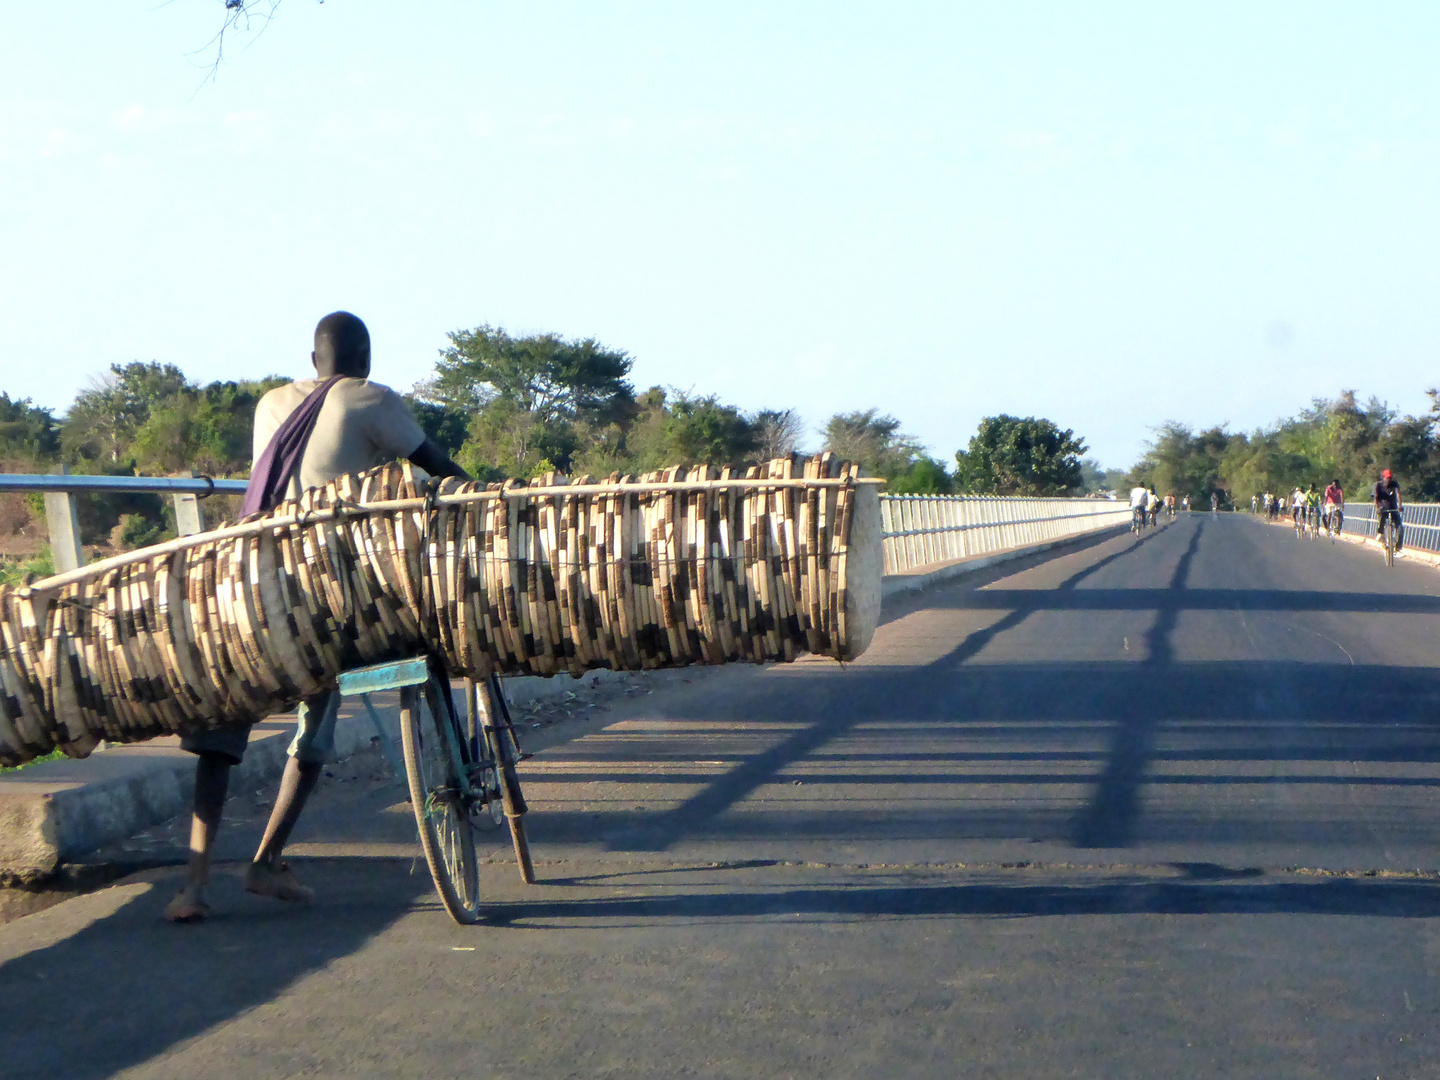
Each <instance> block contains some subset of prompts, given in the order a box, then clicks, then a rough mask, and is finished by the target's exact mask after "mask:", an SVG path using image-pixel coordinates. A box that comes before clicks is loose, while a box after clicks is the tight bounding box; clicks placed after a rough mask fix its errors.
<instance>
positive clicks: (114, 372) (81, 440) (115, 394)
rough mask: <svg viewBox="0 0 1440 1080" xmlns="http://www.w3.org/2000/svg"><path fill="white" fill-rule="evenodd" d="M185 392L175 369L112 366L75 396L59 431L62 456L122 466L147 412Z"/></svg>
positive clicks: (170, 366) (186, 384) (186, 386)
mask: <svg viewBox="0 0 1440 1080" xmlns="http://www.w3.org/2000/svg"><path fill="white" fill-rule="evenodd" d="M188 389H193V388H192V387H191V385H190V383H189V381H188V380H187V379H186V378H185V373H184V372H182V371H181V370H180V369H179V368H178V367H176V366H175V365H174V364H159V363H156V362H154V361H151V362H150V363H148V364H145V363H141V362H140V361H138V360H136V361H134V362H132V363H129V364H124V365H121V364H111V365H110V371H109V373H108V374H107V375H105V376H103V377H102V378H100V379H99V380H98V381H97V382H96V383H95V384H94V385H93V386H91V387H89V388H88V389H85V390H82V391H80V393H78V394H76V395H75V403H74V404H73V405H71V406H70V411H69V413H68V414H66V417H65V424H64V427H63V428H62V430H61V441H62V443H63V446H64V450H65V457H66V458H67V460H70V461H72V462H74V461H80V460H92V461H93V460H97V459H104V460H107V461H110V462H112V463H113V462H118V461H120V459H121V457H122V456H123V455H124V453H125V452H126V451H127V450H128V448H129V446H130V443H131V442H133V441H134V439H135V435H136V433H137V432H138V431H139V430H140V428H141V427H143V426H144V424H145V421H147V420H148V419H150V411H151V410H152V409H153V408H154V407H155V406H156V405H159V404H161V403H163V402H166V401H169V400H171V399H172V398H174V397H176V396H177V395H178V394H179V393H180V392H181V391H183V390H188Z"/></svg>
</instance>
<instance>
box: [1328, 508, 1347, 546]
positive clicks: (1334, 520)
mask: <svg viewBox="0 0 1440 1080" xmlns="http://www.w3.org/2000/svg"><path fill="white" fill-rule="evenodd" d="M1344 528H1345V511H1344V510H1342V509H1341V508H1340V507H1339V506H1337V505H1335V504H1334V503H1332V504H1331V505H1330V513H1328V514H1326V515H1325V533H1326V535H1327V536H1329V537H1330V542H1331V543H1332V544H1333V543H1334V542H1335V538H1336V537H1337V536H1339V535H1340V532H1341V530H1342V529H1344Z"/></svg>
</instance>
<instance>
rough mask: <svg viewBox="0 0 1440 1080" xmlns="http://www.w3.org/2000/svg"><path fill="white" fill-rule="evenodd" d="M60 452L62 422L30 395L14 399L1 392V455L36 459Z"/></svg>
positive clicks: (50, 456)
mask: <svg viewBox="0 0 1440 1080" xmlns="http://www.w3.org/2000/svg"><path fill="white" fill-rule="evenodd" d="M59 452H60V425H59V423H58V422H57V421H56V419H55V416H54V414H53V413H51V411H50V410H49V409H44V408H41V407H40V406H38V405H36V404H34V403H33V402H32V401H31V400H30V399H29V398H20V399H12V398H11V397H10V395H9V394H7V393H4V392H3V391H0V456H3V457H19V458H24V459H28V460H32V461H43V460H48V459H50V458H53V457H54V456H55V455H56V454H58V453H59Z"/></svg>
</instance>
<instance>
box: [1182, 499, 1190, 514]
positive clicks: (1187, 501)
mask: <svg viewBox="0 0 1440 1080" xmlns="http://www.w3.org/2000/svg"><path fill="white" fill-rule="evenodd" d="M1180 509H1181V510H1184V511H1185V513H1187V514H1188V513H1189V512H1190V496H1189V495H1186V496H1184V497H1183V498H1181V500H1180Z"/></svg>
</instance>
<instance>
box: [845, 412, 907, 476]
mask: <svg viewBox="0 0 1440 1080" xmlns="http://www.w3.org/2000/svg"><path fill="white" fill-rule="evenodd" d="M824 435H825V449H827V450H829V451H831V452H832V453H834V454H836V455H837V456H839V457H841V458H844V459H845V460H847V461H853V462H856V463H857V464H859V466H860V469H861V471H862V472H863V473H866V474H867V475H870V476H882V477H884V478H885V479H887V480H891V479H894V478H896V477H898V476H899V475H900V474H901V473H903V472H905V471H906V470H907V469H909V468H910V467H911V466H912V465H914V464H915V462H916V461H918V460H919V459H920V458H923V457H924V456H925V450H924V447H922V446H921V445H920V444H919V443H918V442H917V441H916V440H915V439H913V438H912V437H911V436H909V435H906V434H904V433H903V432H901V430H900V421H899V420H896V419H895V417H893V416H882V415H881V414H880V411H879V410H878V409H866V410H865V411H864V412H850V413H836V414H835V415H834V416H832V417H830V420H829V421H828V422H827V423H826V425H825V431H824Z"/></svg>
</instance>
